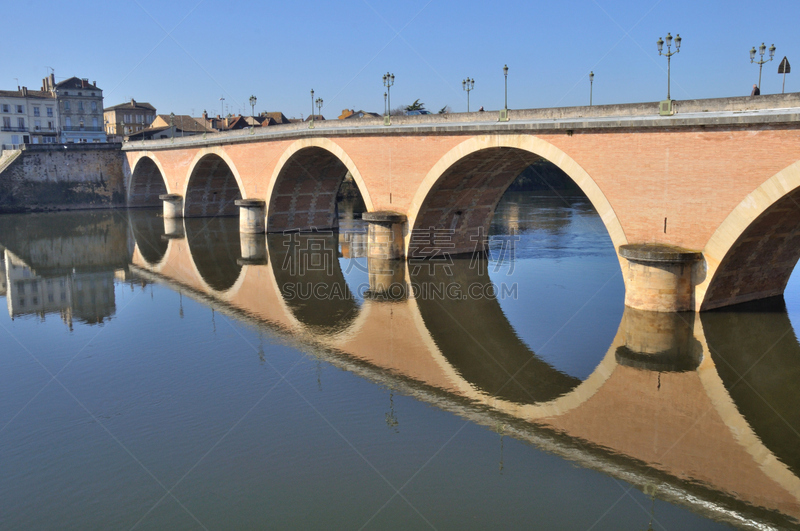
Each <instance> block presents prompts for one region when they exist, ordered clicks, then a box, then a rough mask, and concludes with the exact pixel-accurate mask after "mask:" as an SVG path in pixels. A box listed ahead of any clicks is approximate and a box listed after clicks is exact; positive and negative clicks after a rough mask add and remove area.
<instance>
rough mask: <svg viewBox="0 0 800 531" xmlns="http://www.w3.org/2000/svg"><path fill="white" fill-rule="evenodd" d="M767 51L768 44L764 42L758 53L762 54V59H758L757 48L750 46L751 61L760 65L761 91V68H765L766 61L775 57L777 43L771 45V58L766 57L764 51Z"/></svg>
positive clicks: (759, 80) (759, 84) (759, 81)
mask: <svg viewBox="0 0 800 531" xmlns="http://www.w3.org/2000/svg"><path fill="white" fill-rule="evenodd" d="M766 51H767V46H766V45H765V44H764V43H763V42H762V43H761V46H759V47H758V53H759V54H760V55H761V60H760V61H756V60H755V58H756V48H755V46H753V47H752V48H750V62H751V63H755V64H757V65H758V90H759V92H760V91H761V69H762V68H764V63H768V62H770V61H772V59H774V58H775V45H774V44H773V45H772V46H770V47H769V59H764V52H766Z"/></svg>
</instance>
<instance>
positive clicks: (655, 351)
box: [615, 307, 703, 372]
mask: <svg viewBox="0 0 800 531" xmlns="http://www.w3.org/2000/svg"><path fill="white" fill-rule="evenodd" d="M694 322H695V316H694V315H689V316H688V317H687V316H684V315H681V314H678V313H675V312H671V313H667V312H649V311H645V310H634V309H633V308H630V307H628V308H625V311H624V312H623V314H622V322H621V323H620V331H622V333H623V337H624V342H625V343H624V345H621V346H619V347H617V350H616V353H615V355H616V359H617V363H619V364H620V365H625V366H627V367H635V368H637V369H645V370H650V371H657V372H684V371H693V370H695V369H696V368H697V367H698V366H699V365H700V362H701V361H702V358H703V347H702V345H700V342H699V341H698V340H697V339H695V337H694Z"/></svg>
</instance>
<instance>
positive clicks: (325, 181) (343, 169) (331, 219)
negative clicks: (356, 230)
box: [267, 138, 373, 232]
mask: <svg viewBox="0 0 800 531" xmlns="http://www.w3.org/2000/svg"><path fill="white" fill-rule="evenodd" d="M348 173H349V174H350V175H352V177H353V181H354V182H355V183H356V186H357V187H358V191H359V193H360V194H361V197H362V199H363V200H364V204H365V206H366V208H367V210H368V211H369V210H372V209H373V204H372V199H371V197H370V194H369V192H368V190H367V187H366V184H365V182H364V179H363V178H362V176H361V173H360V172H359V170H358V168H357V167H356V165H355V163H354V162H353V161H352V159H351V158H350V157H349V156H348V155H347V153H345V152H344V150H343V149H342V148H341V147H340V146H339V145H338V144H336V143H334V142H333V141H331V140H330V139H327V138H314V139H304V140H298V141H296V142H295V143H293V144H292V145H291V146H289V148H287V150H286V151H285V152H284V154H283V155H282V156H281V159H280V160H279V161H278V163H277V164H276V166H275V171H274V172H273V174H272V177H271V179H270V183H269V186H268V188H267V232H283V231H287V230H301V231H309V230H325V229H331V228H337V227H338V226H339V218H338V211H337V200H336V196H337V193H338V191H339V188H340V186H341V184H342V181H343V180H344V178H345V176H346V175H347V174H348Z"/></svg>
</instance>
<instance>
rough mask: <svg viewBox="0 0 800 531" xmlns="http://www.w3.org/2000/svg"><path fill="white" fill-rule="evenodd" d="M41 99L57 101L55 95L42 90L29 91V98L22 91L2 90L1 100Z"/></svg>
mask: <svg viewBox="0 0 800 531" xmlns="http://www.w3.org/2000/svg"><path fill="white" fill-rule="evenodd" d="M26 97H27V98H40V99H50V100H52V99H55V97H56V96H55V94H53V93H51V92H47V91H42V90H29V91H28V95H27V96H23V95H22V89H20V90H0V98H26Z"/></svg>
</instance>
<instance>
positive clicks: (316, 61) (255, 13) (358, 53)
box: [0, 0, 800, 118]
mask: <svg viewBox="0 0 800 531" xmlns="http://www.w3.org/2000/svg"><path fill="white" fill-rule="evenodd" d="M3 12H4V14H5V15H6V16H5V17H3V18H4V20H5V24H4V30H3V54H2V55H3V61H2V67H0V78H2V79H0V89H12V88H15V85H16V83H17V82H16V81H15V78H18V79H19V84H20V85H26V86H28V88H37V89H38V88H39V87H40V85H41V78H43V77H44V76H45V75H46V74H47V72H48V69H47V67H53V68H54V69H55V74H56V79H57V80H58V79H61V78H66V77H70V76H73V75H74V76H78V77H88V78H89V79H90V81H91V80H97V83H98V86H100V88H102V89H103V90H104V96H105V105H106V106H110V105H114V104H117V103H122V102H123V101H126V100H128V99H130V98H131V97H133V98H136V99H137V100H139V101H148V102H150V103H152V104H153V105H155V106H156V108H157V109H158V111H159V112H163V113H168V112H170V111H172V112H175V113H176V114H190V113H192V112H194V114H195V115H199V114H200V113H202V111H203V110H204V109H206V110H208V112H209V114H218V113H219V112H220V100H219V98H220V97H221V96H224V97H225V102H224V104H225V105H226V106H227V107H228V110H230V112H239V111H242V110H244V112H245V113H246V114H249V113H250V106H249V104H248V103H247V100H248V99H249V97H250V95H251V94H254V95H255V96H256V97H257V98H258V104H257V106H256V112H258V111H264V110H266V111H278V110H279V111H283V112H284V114H286V115H287V116H289V117H291V116H295V117H298V118H299V117H300V115H301V113H302V114H303V116H306V115H307V114H308V113H309V112H310V109H311V101H310V94H309V91H310V89H312V88H313V89H314V90H315V91H316V96H319V97H322V98H323V100H324V105H325V106H324V107H323V111H322V113H323V114H324V115H326V117H328V118H331V117H333V118H335V117H336V116H338V115H339V113H340V112H341V110H342V109H344V108H355V109H365V110H369V111H375V112H382V111H383V92H384V87H383V86H382V81H381V76H382V75H383V74H384V73H386V72H387V71H391V72H392V73H394V74H395V76H396V80H395V85H394V87H392V94H391V98H392V107H396V106H397V105H399V104H408V103H411V102H412V101H414V100H415V99H417V98H419V99H420V100H421V101H422V102H424V103H425V104H426V106H427V108H429V109H431V110H433V111H436V110H438V109H440V108H441V107H443V106H445V105H449V106H450V107H451V108H452V109H453V111H455V112H463V111H465V110H466V99H467V98H466V93H465V92H464V91H463V90H462V88H461V80H462V79H464V78H465V77H472V78H474V79H475V90H474V91H473V92H472V93H471V96H470V102H471V108H472V110H475V109H477V108H478V107H479V106H481V105H482V106H484V107H485V108H486V109H487V110H489V109H498V108H501V107H502V106H503V72H502V68H503V65H504V64H506V63H507V64H508V67H509V76H508V93H509V95H508V97H509V107H510V108H533V107H555V106H572V105H584V104H587V103H588V100H589V79H588V73H589V71H590V70H593V71H594V73H595V82H594V103H595V104H605V103H625V102H638V101H657V100H661V99H664V98H665V97H666V69H667V60H666V59H665V58H664V57H659V56H658V52H657V49H656V41H657V40H658V38H659V37H663V36H665V35H666V33H667V32H671V33H672V35H673V36H674V35H675V34H676V33H680V35H681V37H682V38H683V44H682V46H681V52H680V53H679V54H678V55H676V56H674V57H673V60H672V97H673V99H690V98H711V97H722V96H738V95H747V94H749V93H750V88H751V87H752V84H753V83H755V82H756V81H757V80H758V66H757V65H753V64H750V60H749V54H748V52H749V50H750V48H751V47H752V46H756V47H757V46H758V45H760V44H761V43H762V42H765V43H766V44H767V46H769V45H770V44H772V43H774V44H775V46H776V47H777V52H776V56H775V61H773V62H771V63H768V64H766V65H764V74H763V81H762V92H763V93H772V92H780V91H781V79H782V78H781V76H779V75H778V74H777V73H776V72H777V67H778V62H779V61H780V59H781V58H783V56H784V55H785V56H788V59H789V61H790V62H792V63H793V66H794V68H795V69H796V71H795V72H794V73H792V74H789V75H788V76H787V78H786V90H787V92H791V91H800V39H799V38H798V33H797V29H796V28H797V20H798V19H799V18H800V2H798V1H797V0H784V1H781V0H776V1H773V2H740V1H727V2H722V1H719V2H717V1H697V0H695V1H685V0H674V1H668V0H662V1H658V0H642V1H638V2H624V1H618V0H574V1H569V0H565V1H562V2H536V1H517V0H494V1H493V2H478V1H472V0H462V1H458V2H455V1H445V0H406V1H404V2H398V1H392V0H352V1H341V2H337V1H329V2H315V1H305V2H250V3H246V2H228V1H225V2H222V1H217V0H203V1H199V0H189V1H182V0H178V1H164V0H159V1H153V0H136V1H125V2H116V1H108V2H69V3H67V2H56V1H53V2H43V1H29V2H27V3H25V4H24V5H23V4H22V3H19V2H15V3H13V4H11V3H9V4H7V5H6V6H5V7H4V8H3ZM12 21H17V23H12Z"/></svg>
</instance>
